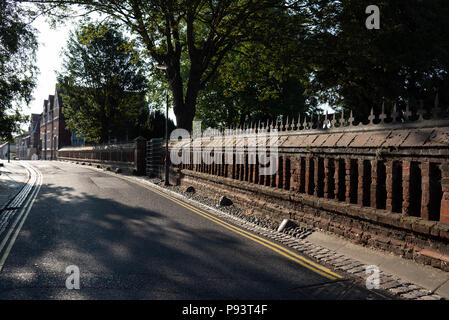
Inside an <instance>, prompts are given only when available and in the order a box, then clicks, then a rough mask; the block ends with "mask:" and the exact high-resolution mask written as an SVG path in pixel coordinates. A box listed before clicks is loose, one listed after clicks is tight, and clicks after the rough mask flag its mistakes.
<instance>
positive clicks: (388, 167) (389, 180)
mask: <svg viewBox="0 0 449 320" xmlns="http://www.w3.org/2000/svg"><path fill="white" fill-rule="evenodd" d="M385 171H386V181H385V187H386V189H387V202H386V210H387V211H392V210H393V161H392V160H389V161H387V162H386V163H385Z"/></svg>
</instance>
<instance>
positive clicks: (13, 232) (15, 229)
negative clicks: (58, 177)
mask: <svg viewBox="0 0 449 320" xmlns="http://www.w3.org/2000/svg"><path fill="white" fill-rule="evenodd" d="M24 167H25V168H26V169H27V170H28V173H29V177H30V178H29V179H28V182H27V184H26V185H25V186H24V187H23V188H22V190H21V191H20V192H19V193H18V194H17V195H16V196H15V197H14V199H12V200H11V201H10V202H9V203H8V204H7V205H6V207H5V208H4V209H3V210H2V211H1V212H0V241H1V242H0V272H1V270H2V268H3V265H4V262H5V260H6V258H7V257H8V255H9V252H10V250H11V248H12V246H13V245H14V242H15V240H16V238H17V236H18V234H19V232H20V230H21V228H22V225H23V223H24V222H25V220H26V218H27V216H28V213H29V211H30V210H31V207H32V205H33V202H34V200H35V199H36V197H37V194H38V192H39V190H40V186H41V184H42V175H41V174H40V173H39V172H38V171H37V170H36V169H34V168H33V167H32V166H30V165H28V164H26V163H24Z"/></svg>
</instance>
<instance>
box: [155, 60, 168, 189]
mask: <svg viewBox="0 0 449 320" xmlns="http://www.w3.org/2000/svg"><path fill="white" fill-rule="evenodd" d="M156 68H158V69H159V70H164V71H167V69H168V66H167V65H166V64H158V65H157V66H156ZM165 98H166V101H165V182H164V185H166V186H169V185H170V182H169V171H168V88H166V89H165Z"/></svg>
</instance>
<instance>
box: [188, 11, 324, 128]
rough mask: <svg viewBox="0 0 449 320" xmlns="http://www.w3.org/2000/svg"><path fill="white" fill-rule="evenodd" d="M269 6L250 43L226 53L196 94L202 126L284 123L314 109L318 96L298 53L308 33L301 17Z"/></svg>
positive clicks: (305, 22) (197, 116) (198, 116)
mask: <svg viewBox="0 0 449 320" xmlns="http://www.w3.org/2000/svg"><path fill="white" fill-rule="evenodd" d="M272 10H273V11H276V12H277V14H275V15H273V19H272V20H271V21H268V22H266V23H265V24H264V25H263V27H261V28H260V29H256V30H253V31H252V33H251V35H250V37H251V39H252V41H250V42H246V43H242V44H240V45H238V46H236V47H235V48H234V49H233V50H231V51H230V52H228V53H227V55H226V56H225V57H224V59H223V62H222V64H221V65H220V66H219V68H218V69H217V72H216V73H215V75H214V77H213V78H212V81H210V82H209V83H208V84H207V85H206V88H205V90H203V91H202V92H201V93H200V96H199V101H198V106H197V115H196V118H197V119H198V120H202V121H203V123H204V125H205V126H210V127H228V126H234V127H235V126H242V125H244V124H246V125H248V124H249V123H252V124H255V123H258V122H259V121H261V122H266V121H267V120H270V121H273V120H280V121H283V122H285V121H286V118H287V117H288V118H289V121H291V120H292V119H297V117H298V114H299V113H313V112H315V109H316V100H314V99H313V96H307V95H306V92H305V83H307V82H308V77H309V74H308V73H307V72H306V71H305V70H306V69H307V68H306V67H307V66H306V65H305V64H304V59H302V55H301V53H302V51H303V45H304V42H305V40H306V36H307V34H308V30H307V21H306V19H305V16H304V15H301V14H300V15H298V14H294V13H293V12H287V11H286V10H283V9H272Z"/></svg>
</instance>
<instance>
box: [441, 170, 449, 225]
mask: <svg viewBox="0 0 449 320" xmlns="http://www.w3.org/2000/svg"><path fill="white" fill-rule="evenodd" d="M440 168H441V191H442V192H443V197H442V198H441V208H440V221H441V222H446V223H449V163H448V162H444V163H443V164H441V167H440Z"/></svg>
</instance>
